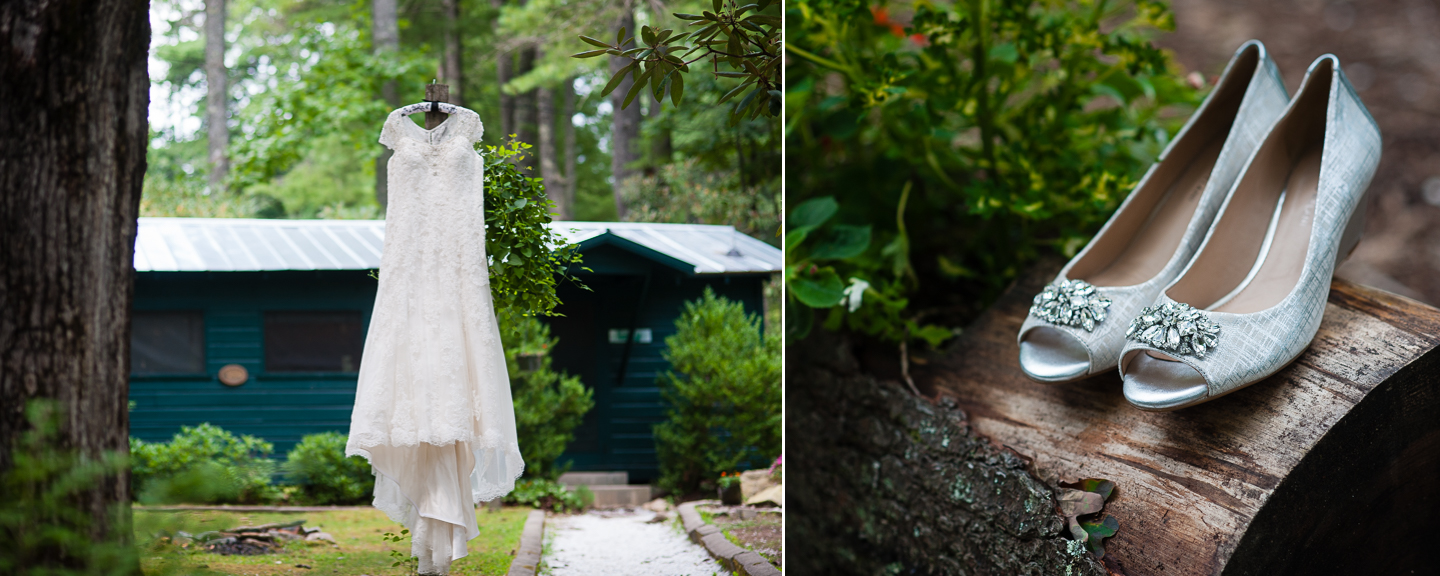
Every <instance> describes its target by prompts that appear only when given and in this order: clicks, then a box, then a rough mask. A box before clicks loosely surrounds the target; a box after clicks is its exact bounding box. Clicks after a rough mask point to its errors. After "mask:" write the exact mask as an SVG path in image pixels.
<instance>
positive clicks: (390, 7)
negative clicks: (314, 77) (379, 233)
mask: <svg viewBox="0 0 1440 576" xmlns="http://www.w3.org/2000/svg"><path fill="white" fill-rule="evenodd" d="M395 3H396V2H395V0H374V3H373V4H372V8H371V9H372V10H373V12H374V14H372V16H371V20H372V24H373V30H372V32H371V37H372V38H374V42H375V52H376V53H380V52H395V51H398V50H399V49H400V15H399V12H398V10H397V8H396V6H395ZM380 97H381V98H384V99H385V102H386V103H387V104H389V105H390V107H391V108H399V107H400V94H399V92H397V89H396V86H395V81H394V80H390V81H388V82H385V83H384V84H383V85H381V86H380ZM393 154H394V152H393V151H392V150H390V149H389V148H386V147H385V146H384V145H381V146H380V157H379V158H376V159H375V201H376V202H378V203H379V204H380V208H381V209H382V210H383V209H385V207H386V205H387V204H388V203H389V167H390V156H392V155H393Z"/></svg>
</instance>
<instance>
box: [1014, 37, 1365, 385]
mask: <svg viewBox="0 0 1440 576" xmlns="http://www.w3.org/2000/svg"><path fill="white" fill-rule="evenodd" d="M1379 161H1380V130H1379V128H1378V127H1377V126H1376V124H1375V120H1374V118H1372V117H1371V116H1370V113H1369V111H1367V110H1366V109H1365V106H1364V105H1363V104H1361V102H1360V98H1359V96H1357V95H1356V94H1355V89H1354V87H1352V86H1351V85H1350V81H1349V80H1348V79H1346V77H1345V74H1344V72H1342V71H1341V69H1340V60H1339V59H1338V58H1336V57H1335V56H1334V55H1331V54H1326V55H1324V56H1321V57H1319V58H1318V59H1316V60H1315V62H1314V63H1312V64H1311V65H1310V68H1309V70H1308V71H1306V73H1305V80H1304V81H1303V82H1302V83H1301V86H1300V90H1299V91H1298V92H1297V93H1296V94H1295V97H1294V98H1291V97H1290V96H1289V95H1288V94H1287V93H1286V91H1285V85H1284V83H1283V82H1282V80H1281V78H1280V72H1279V69H1278V68H1277V67H1276V66H1275V63H1274V61H1273V60H1271V58H1270V56H1269V55H1268V54H1267V53H1266V51H1265V46H1264V45H1263V44H1261V43H1260V42H1258V41H1254V40H1252V41H1250V42H1247V43H1245V45H1243V46H1241V47H1240V49H1239V50H1237V51H1236V52H1235V56H1234V57H1233V58H1232V59H1231V60H1230V63H1229V64H1228V65H1226V67H1225V72H1224V73H1223V74H1222V75H1221V77H1220V80H1219V82H1218V83H1217V84H1216V86H1215V89H1214V90H1213V91H1212V92H1211V93H1210V95H1209V96H1208V97H1206V98H1205V101H1204V102H1203V103H1202V104H1201V105H1200V108H1199V109H1198V110H1196V112H1195V114H1194V115H1193V116H1192V117H1191V118H1190V120H1189V121H1188V122H1186V124H1185V126H1184V128H1182V129H1181V130H1180V133H1179V135H1178V136H1176V137H1175V139H1174V141H1172V142H1171V143H1170V145H1169V146H1168V147H1166V149H1165V152H1164V153H1162V154H1161V155H1160V159H1159V160H1157V161H1156V162H1155V164H1154V165H1152V166H1151V167H1150V169H1149V171H1148V172H1146V174H1145V176H1144V178H1142V179H1141V180H1140V183H1139V184H1138V185H1136V187H1135V189H1134V190H1133V191H1132V192H1131V193H1130V196H1129V197H1128V198H1126V199H1125V202H1124V203H1122V204H1121V205H1120V208H1119V209H1118V210H1117V211H1116V212H1115V214H1114V215H1113V216H1111V218H1110V220H1109V221H1108V222H1106V223H1105V226H1104V227H1102V228H1101V229H1100V232H1099V233H1098V234H1096V235H1095V237H1094V238H1093V239H1092V240H1091V241H1090V243H1089V245H1087V246H1086V247H1085V248H1084V249H1083V250H1081V251H1080V253H1079V254H1077V255H1076V256H1075V258H1074V259H1072V260H1071V261H1070V262H1069V263H1068V264H1066V265H1065V267H1064V268H1062V269H1061V270H1060V273H1059V274H1058V275H1057V276H1056V278H1055V281H1054V282H1053V283H1052V284H1050V285H1049V286H1047V287H1046V288H1045V290H1044V291H1043V292H1041V293H1040V294H1038V295H1036V296H1035V299H1034V305H1033V306H1032V307H1031V308H1030V314H1029V316H1027V317H1026V319H1025V323H1024V324H1023V325H1022V326H1021V327H1020V334H1019V336H1018V339H1019V343H1020V366H1021V369H1022V370H1024V372H1025V374H1026V375H1027V376H1029V377H1030V378H1032V379H1035V380H1039V381H1042V382H1069V381H1074V380H1079V379H1082V378H1086V377H1089V376H1093V375H1095V374H1098V373H1101V372H1104V371H1107V370H1110V369H1112V368H1119V370H1120V374H1121V377H1122V378H1123V380H1124V392H1125V398H1126V399H1127V400H1129V401H1130V403H1131V404H1134V405H1135V406H1136V407H1138V408H1140V409H1142V410H1155V411H1163V410H1175V409H1178V408H1184V407H1187V406H1193V405H1195V404H1199V403H1201V402H1205V401H1208V400H1211V399H1214V398H1217V397H1220V396H1223V395H1225V394H1228V393H1230V392H1233V391H1235V390H1238V389H1240V388H1243V387H1245V386H1247V385H1250V384H1253V383H1255V382H1257V381H1260V380H1262V379H1264V378H1265V377H1267V376H1269V375H1271V374H1274V373H1275V372H1277V371H1279V370H1280V369H1281V368H1283V367H1285V366H1286V365H1288V364H1289V363H1290V362H1292V361H1294V360H1295V358H1297V357H1299V356H1300V353H1301V352H1303V351H1304V350H1305V348H1306V347H1307V346H1309V344H1310V341H1311V340H1312V339H1313V338H1314V337H1315V333H1316V331H1317V330H1318V329H1319V327H1320V318H1321V316H1322V315H1323V314H1324V311H1325V300H1326V297H1327V295H1328V294H1329V288H1330V280H1331V277H1332V275H1333V274H1334V271H1335V267H1336V266H1337V265H1338V264H1339V261H1340V260H1342V259H1344V258H1345V257H1346V256H1348V255H1349V253H1350V251H1351V250H1352V249H1353V248H1354V246H1355V244H1356V242H1358V241H1359V237H1360V232H1361V230H1362V229H1363V227H1364V206H1365V202H1364V194H1365V190H1366V188H1368V187H1369V184H1370V179H1371V177H1372V176H1374V174H1375V167H1376V165H1377V164H1379Z"/></svg>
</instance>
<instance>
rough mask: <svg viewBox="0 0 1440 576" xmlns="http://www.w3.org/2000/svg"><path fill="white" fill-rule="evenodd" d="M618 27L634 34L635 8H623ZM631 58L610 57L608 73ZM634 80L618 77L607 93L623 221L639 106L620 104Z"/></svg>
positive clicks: (634, 155) (614, 172) (617, 213)
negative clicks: (625, 185) (615, 86)
mask: <svg viewBox="0 0 1440 576" xmlns="http://www.w3.org/2000/svg"><path fill="white" fill-rule="evenodd" d="M621 27H624V28H625V35H626V36H627V37H628V36H634V35H635V13H634V12H632V11H630V10H625V11H624V12H623V13H622V14H621V16H620V18H619V19H618V20H617V21H616V23H615V28H616V29H617V30H618V29H619V28H621ZM630 62H631V60H630V59H629V58H619V57H611V58H610V73H611V74H615V73H616V72H619V71H620V69H621V68H624V67H625V66H626V65H627V64H629V63H630ZM634 84H635V83H634V80H633V77H632V76H630V75H626V78H625V79H624V80H622V81H620V86H619V87H617V88H615V91H614V92H611V93H610V103H611V104H612V105H613V106H614V108H615V111H614V112H612V114H613V115H614V118H613V119H612V121H613V124H612V128H611V131H610V144H611V146H610V172H611V174H612V175H613V176H614V178H615V188H614V195H615V216H616V218H617V219H619V220H622V221H623V220H624V219H625V213H626V212H627V210H626V207H625V198H624V196H623V195H622V194H621V189H622V187H623V186H624V184H625V180H626V179H628V178H629V177H630V176H632V175H633V174H634V173H635V170H634V169H633V168H630V165H631V164H632V163H634V162H635V161H636V160H639V158H640V155H639V153H637V152H636V149H637V146H636V145H637V144H638V143H639V141H640V106H639V104H638V103H636V102H631V103H630V107H629V108H628V109H623V110H622V109H621V107H620V105H621V104H624V103H625V94H626V93H628V92H630V87H631V86H634ZM637 99H638V97H637Z"/></svg>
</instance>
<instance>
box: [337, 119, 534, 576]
mask: <svg viewBox="0 0 1440 576" xmlns="http://www.w3.org/2000/svg"><path fill="white" fill-rule="evenodd" d="M399 112H400V111H399V110H397V111H395V112H392V113H391V114H390V117H389V118H387V119H386V120H385V127H384V128H383V129H382V130H381V132H380V143H381V144H384V145H386V146H388V147H390V148H391V149H392V150H394V151H395V154H394V156H392V157H391V158H390V164H389V181H388V182H389V191H390V193H389V198H390V200H389V207H388V210H387V215H386V219H385V251H384V254H383V255H382V256H381V258H380V286H379V292H378V293H377V295H376V297H375V311H374V314H373V315H372V316H371V319H370V331H369V334H368V335H367V336H366V338H365V352H364V355H363V356H362V359H361V362H360V381H359V386H358V389H357V390H356V394H355V409H354V412H353V413H352V414H351V417H350V439H349V442H348V444H347V445H346V447H345V453H346V455H360V456H364V457H365V458H367V459H369V460H370V464H371V466H372V467H373V468H374V471H375V507H376V508H379V509H381V510H383V511H385V513H386V514H388V515H389V516H390V518H391V519H393V520H395V521H396V522H400V523H402V524H404V525H405V526H406V527H407V528H409V529H410V532H411V534H410V535H411V537H412V548H411V549H412V552H413V553H414V555H415V556H417V557H419V559H420V566H419V568H420V572H421V573H422V574H433V573H438V574H445V573H447V572H448V571H449V568H450V563H451V561H453V560H455V559H458V558H463V557H465V555H466V553H467V551H466V548H465V543H466V542H467V541H468V540H470V539H472V538H474V537H476V536H478V535H479V529H478V527H477V526H476V523H475V506H474V505H475V504H476V503H478V502H480V501H485V500H492V499H495V498H499V497H501V496H503V495H505V494H506V493H508V492H510V490H512V489H513V488H514V487H515V479H516V478H517V477H519V476H520V473H521V472H522V471H523V470H524V468H525V463H524V461H522V460H521V458H520V448H519V445H518V444H517V442H516V438H515V413H514V406H513V405H512V404H511V400H510V380H509V377H508V376H507V374H506V371H505V355H504V351H503V350H502V348H501V346H500V331H499V328H498V327H497V326H496V323H495V310H494V305H493V303H492V301H491V296H490V273H489V268H488V267H487V261H486V256H485V217H484V195H483V194H482V192H483V178H482V177H483V173H484V164H483V161H482V159H481V158H480V156H479V155H478V154H476V153H475V151H474V149H473V148H472V145H473V144H474V143H475V142H476V141H478V140H479V139H480V135H481V134H482V133H483V132H484V127H483V126H482V125H481V123H480V117H479V116H478V115H476V114H475V113H474V112H472V111H469V110H464V109H461V110H460V111H459V112H458V113H455V114H451V115H450V116H449V118H447V119H446V120H445V122H444V123H442V124H440V125H439V126H438V127H436V128H435V129H433V130H425V129H423V128H421V127H419V126H417V125H416V124H415V122H414V121H412V120H410V119H409V118H408V117H406V116H404V115H402V114H399Z"/></svg>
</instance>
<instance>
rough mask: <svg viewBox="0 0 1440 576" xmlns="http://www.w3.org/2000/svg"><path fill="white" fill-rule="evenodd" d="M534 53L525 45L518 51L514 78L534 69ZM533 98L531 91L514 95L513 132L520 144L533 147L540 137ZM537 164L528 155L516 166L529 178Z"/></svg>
mask: <svg viewBox="0 0 1440 576" xmlns="http://www.w3.org/2000/svg"><path fill="white" fill-rule="evenodd" d="M535 52H536V48H535V46H534V45H527V46H525V47H524V48H521V49H520V63H519V65H518V66H517V67H516V69H515V75H516V76H523V75H525V74H529V73H530V71H531V70H534V69H535V55H536V53H535ZM535 97H536V94H535V90H533V89H532V90H529V91H526V92H524V93H521V94H516V95H515V131H516V132H517V133H519V134H520V141H521V142H524V143H526V144H529V145H531V146H535V145H536V144H538V143H539V141H540V135H539V134H538V132H537V129H538V128H539V124H540V123H539V121H538V119H537V118H536V112H537V110H536V108H537V106H536V105H535V104H536V103H535V100H536V98H535ZM538 164H539V163H538V162H537V161H536V158H535V155H534V154H530V155H529V156H526V157H525V160H523V161H521V162H520V163H519V164H517V166H519V167H520V169H521V170H527V171H528V175H529V176H535V175H536V174H535V169H536V168H537V165H538Z"/></svg>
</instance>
